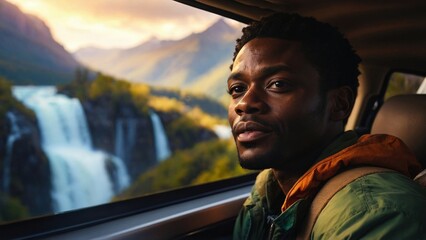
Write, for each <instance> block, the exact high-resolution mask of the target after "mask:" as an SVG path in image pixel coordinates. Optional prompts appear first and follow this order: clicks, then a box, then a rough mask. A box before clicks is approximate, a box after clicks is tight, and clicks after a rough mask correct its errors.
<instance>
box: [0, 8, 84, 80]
mask: <svg viewBox="0 0 426 240" xmlns="http://www.w3.org/2000/svg"><path fill="white" fill-rule="evenodd" d="M79 66H80V64H79V63H78V62H77V61H76V60H75V59H74V57H73V56H72V55H71V54H70V53H69V52H67V51H66V50H65V49H64V47H63V46H62V45H61V44H59V43H58V42H56V41H55V40H54V39H53V37H52V34H51V32H50V29H49V28H48V27H47V26H46V24H45V23H44V22H43V21H42V20H40V19H39V18H37V17H36V16H33V15H29V14H24V13H23V12H21V10H20V9H19V8H18V7H16V6H15V5H13V4H11V3H9V2H6V1H5V0H0V77H4V78H7V79H9V80H11V81H12V82H13V83H14V84H35V85H56V84H59V83H65V82H68V81H70V80H71V79H72V77H73V74H74V71H75V70H76V68H77V67H79Z"/></svg>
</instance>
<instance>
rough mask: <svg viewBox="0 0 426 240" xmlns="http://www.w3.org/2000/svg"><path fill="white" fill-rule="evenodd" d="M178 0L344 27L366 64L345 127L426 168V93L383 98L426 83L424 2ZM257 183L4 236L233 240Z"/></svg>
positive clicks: (134, 204) (7, 229)
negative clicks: (397, 77)
mask: <svg viewBox="0 0 426 240" xmlns="http://www.w3.org/2000/svg"><path fill="white" fill-rule="evenodd" d="M177 2H180V3H182V4H185V5H188V6H191V7H194V8H198V9H201V10H204V11H208V12H211V13H214V14H218V15H221V16H223V17H225V18H230V19H234V20H237V21H240V22H242V23H249V22H251V21H253V20H258V19H260V18H261V17H263V16H267V15H269V14H271V13H273V12H296V13H299V14H301V15H304V16H312V17H315V18H316V19H318V20H320V21H324V22H328V23H330V24H332V25H334V26H336V27H338V29H339V30H340V31H342V32H343V33H344V35H345V36H346V37H347V38H348V39H349V41H350V42H351V44H352V45H353V46H354V48H355V50H356V51H357V53H358V54H359V55H360V56H361V58H362V63H361V76H360V77H359V82H360V87H359V90H358V96H357V99H356V103H355V106H354V108H353V111H352V114H351V116H350V118H349V121H348V123H347V125H346V129H347V130H351V129H353V130H356V131H358V132H359V133H374V134H381V133H386V134H391V135H395V136H397V137H399V138H401V139H402V140H403V141H404V142H405V143H406V144H407V146H408V147H409V148H410V149H411V150H412V151H413V152H414V153H415V155H416V156H417V158H418V159H419V160H420V161H421V163H422V164H423V167H425V166H426V135H425V133H426V124H425V123H426V90H423V91H422V90H418V93H417V94H416V93H402V94H399V95H396V96H393V97H390V98H388V99H386V100H385V94H386V91H387V88H388V85H389V79H390V78H391V76H392V74H394V73H406V74H415V75H417V76H420V78H422V79H424V80H423V85H424V84H425V82H426V78H425V76H426V46H425V43H426V31H425V30H426V14H425V13H426V1H421V0H407V1H397V0H390V1H352V0H342V1H330V0H326V1H311V0H302V1H296V0H261V1H259V0H177ZM255 177H256V174H255V173H253V174H248V175H245V176H242V177H237V178H235V179H227V180H222V181H219V182H214V183H208V184H205V185H201V186H192V187H188V188H183V189H177V190H173V191H170V192H167V193H159V194H154V195H150V196H147V197H141V198H135V199H129V200H124V201H120V202H115V203H109V204H104V205H101V206H95V207H90V208H86V209H81V210H78V211H73V212H67V213H63V214H58V215H55V216H45V217H38V218H34V219H28V220H24V221H20V222H13V223H10V224H6V225H0V232H3V233H2V234H1V236H2V237H0V238H3V237H4V238H5V239H9V238H10V239H34V238H37V239H38V238H43V239H231V238H232V228H233V222H234V220H235V218H236V216H237V214H238V211H239V209H240V207H241V206H242V204H243V202H244V200H245V199H246V198H247V196H248V194H249V192H250V189H251V186H252V185H253V183H254V180H255ZM171 196H173V197H171ZM164 199H167V201H164ZM141 206H144V207H141Z"/></svg>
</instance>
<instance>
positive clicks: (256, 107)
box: [228, 38, 352, 194]
mask: <svg viewBox="0 0 426 240" xmlns="http://www.w3.org/2000/svg"><path fill="white" fill-rule="evenodd" d="M320 81H321V80H320V76H319V73H318V71H317V70H316V69H315V68H314V66H313V65H312V64H311V63H309V62H308V60H307V59H306V58H305V56H304V53H303V52H302V50H301V45H300V43H298V42H295V41H288V40H282V39H275V38H255V39H253V40H251V41H250V42H248V43H247V44H246V45H245V46H244V47H243V48H242V49H241V50H240V52H239V53H238V55H237V57H236V59H235V61H234V64H233V69H232V72H231V74H230V76H229V79H228V92H229V93H230V95H231V96H232V100H231V103H230V105H229V109H228V120H229V123H230V125H231V127H232V133H233V136H234V140H235V143H236V146H237V151H238V155H239V161H240V164H241V166H242V167H244V168H248V169H267V168H272V169H273V172H274V175H275V177H276V178H277V179H278V181H279V183H280V186H281V189H282V190H283V192H284V193H285V194H287V192H288V191H289V190H290V189H291V187H292V186H293V185H294V183H295V182H296V181H297V179H298V178H300V177H301V176H302V175H303V174H304V173H305V172H306V171H307V170H308V169H309V167H310V166H312V165H313V163H314V161H315V160H316V158H317V157H318V155H319V154H320V153H321V151H322V150H323V149H324V148H325V147H326V146H327V145H328V144H329V143H330V142H331V141H332V140H333V139H335V138H336V137H337V136H338V135H339V134H341V133H342V132H343V119H344V118H346V117H347V116H348V114H349V113H350V110H351V106H352V105H351V103H352V102H351V101H352V100H351V97H352V95H351V92H350V90H349V88H347V87H343V88H338V89H333V90H329V91H327V92H321V91H320Z"/></svg>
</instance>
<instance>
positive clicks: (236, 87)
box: [228, 85, 245, 95]
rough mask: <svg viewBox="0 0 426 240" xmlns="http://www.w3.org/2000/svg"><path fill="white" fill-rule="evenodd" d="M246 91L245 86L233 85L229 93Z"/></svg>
mask: <svg viewBox="0 0 426 240" xmlns="http://www.w3.org/2000/svg"><path fill="white" fill-rule="evenodd" d="M244 91H245V87H243V86H239V85H238V86H232V87H230V88H229V89H228V93H229V94H230V95H235V94H239V93H242V92H244Z"/></svg>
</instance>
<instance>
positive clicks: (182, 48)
mask: <svg viewBox="0 0 426 240" xmlns="http://www.w3.org/2000/svg"><path fill="white" fill-rule="evenodd" d="M239 32H240V31H239V30H237V29H235V28H233V27H231V26H230V25H229V24H227V23H226V22H225V21H224V20H223V19H220V20H218V21H217V22H215V23H214V24H212V25H211V26H210V27H209V28H207V29H206V30H205V31H203V32H200V33H193V34H191V35H189V36H187V37H185V38H183V39H180V40H159V39H156V38H152V39H150V40H148V41H146V42H144V43H142V44H140V45H138V46H136V47H133V48H128V49H100V48H93V47H89V48H83V49H80V50H78V51H76V52H75V53H74V56H75V57H76V59H78V60H79V61H80V62H81V63H83V64H85V65H86V66H89V67H90V68H92V69H93V70H99V71H102V72H104V73H108V74H111V75H113V76H116V77H119V78H123V79H126V80H129V81H132V82H143V83H148V84H150V85H155V86H166V87H172V88H173V87H180V88H181V89H187V90H192V91H194V92H201V93H205V94H207V95H210V96H212V97H221V96H223V95H224V94H225V89H226V87H225V86H226V78H227V75H228V74H229V65H230V64H231V63H232V53H233V49H234V45H235V40H236V38H237V37H238V35H239Z"/></svg>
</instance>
